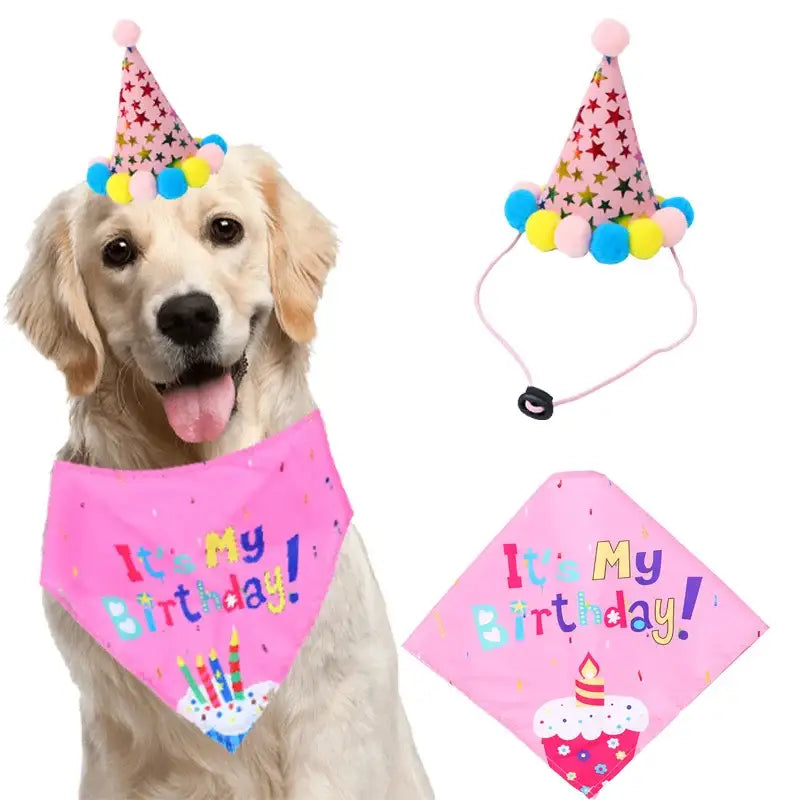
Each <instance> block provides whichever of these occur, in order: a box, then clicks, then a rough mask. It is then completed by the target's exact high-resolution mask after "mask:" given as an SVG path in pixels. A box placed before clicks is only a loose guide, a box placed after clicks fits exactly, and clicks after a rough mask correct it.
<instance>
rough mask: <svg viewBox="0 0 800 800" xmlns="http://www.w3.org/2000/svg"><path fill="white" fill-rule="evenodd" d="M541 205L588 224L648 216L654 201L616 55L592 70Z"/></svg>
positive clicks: (651, 212) (652, 209)
mask: <svg viewBox="0 0 800 800" xmlns="http://www.w3.org/2000/svg"><path fill="white" fill-rule="evenodd" d="M542 198H543V202H541V203H540V205H541V206H542V207H543V208H545V209H551V210H553V211H558V212H559V213H560V214H561V215H562V216H563V215H564V212H567V213H574V214H578V215H580V216H582V217H584V219H586V220H587V221H589V222H590V224H591V225H592V227H593V228H594V227H596V226H597V225H600V224H601V223H602V222H609V221H614V222H620V221H624V220H626V219H627V218H629V217H633V216H642V215H648V216H649V215H651V214H653V213H654V212H655V210H656V208H657V204H656V201H655V192H654V191H653V188H652V186H651V183H650V177H649V175H648V174H647V168H646V167H645V163H644V157H643V156H642V152H641V149H640V148H639V142H638V139H637V137H636V131H635V129H634V127H633V120H632V118H631V110H630V103H629V100H628V94H627V92H626V91H625V85H624V82H623V79H622V73H621V72H620V68H619V62H618V59H616V58H608V57H604V58H603V60H602V61H601V63H600V65H599V66H598V67H597V69H595V71H594V73H593V74H592V79H591V83H590V84H589V90H588V91H587V93H586V95H585V97H584V99H583V102H582V103H581V105H580V107H579V108H578V113H577V115H576V116H575V121H574V122H573V125H572V129H571V131H570V134H569V136H568V138H567V143H566V144H565V146H564V149H563V150H562V152H561V155H560V156H559V159H558V162H557V165H556V167H555V169H554V170H553V174H552V175H551V177H550V180H549V181H548V183H547V184H546V186H545V190H544V193H543V195H542Z"/></svg>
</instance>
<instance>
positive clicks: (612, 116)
mask: <svg viewBox="0 0 800 800" xmlns="http://www.w3.org/2000/svg"><path fill="white" fill-rule="evenodd" d="M624 120H625V117H623V116H622V114H621V113H620V110H619V108H609V109H608V119H607V120H606V125H608V124H610V123H613V124H614V127H615V128H618V127H619V123H620V122H623V121H624Z"/></svg>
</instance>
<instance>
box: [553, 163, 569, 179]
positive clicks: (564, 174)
mask: <svg viewBox="0 0 800 800" xmlns="http://www.w3.org/2000/svg"><path fill="white" fill-rule="evenodd" d="M556 175H558V177H559V178H569V162H568V161H559V162H558V166H557V167H556Z"/></svg>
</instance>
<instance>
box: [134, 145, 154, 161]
mask: <svg viewBox="0 0 800 800" xmlns="http://www.w3.org/2000/svg"><path fill="white" fill-rule="evenodd" d="M152 152H153V151H152V150H148V149H147V148H146V147H143V148H142V149H141V150H140V151H139V152H138V153H137V155H138V156H139V160H140V161H141V162H142V163H144V162H145V161H149V160H150V153H152Z"/></svg>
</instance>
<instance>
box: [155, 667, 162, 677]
mask: <svg viewBox="0 0 800 800" xmlns="http://www.w3.org/2000/svg"><path fill="white" fill-rule="evenodd" d="M156 675H158V677H159V678H163V677H164V675H163V673H162V672H161V667H156Z"/></svg>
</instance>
